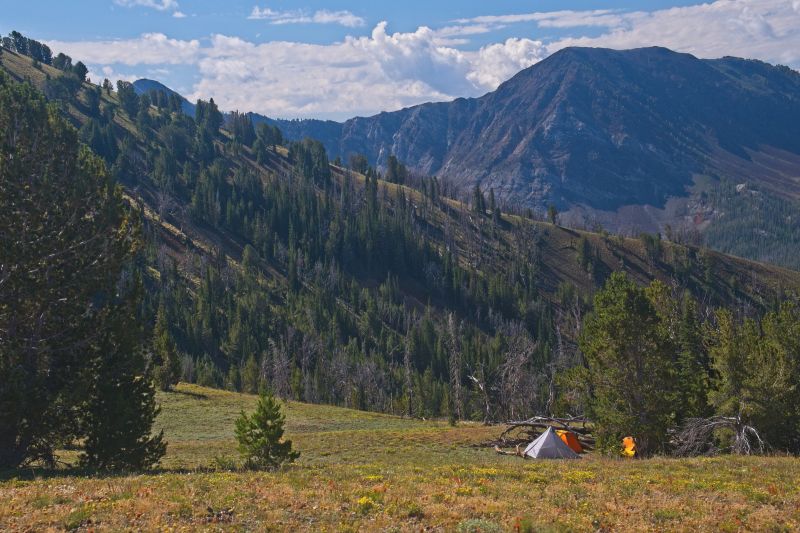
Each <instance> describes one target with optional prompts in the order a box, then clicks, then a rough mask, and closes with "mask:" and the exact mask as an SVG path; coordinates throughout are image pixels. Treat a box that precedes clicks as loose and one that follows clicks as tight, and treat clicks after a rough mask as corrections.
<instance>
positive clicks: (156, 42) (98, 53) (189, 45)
mask: <svg viewBox="0 0 800 533" xmlns="http://www.w3.org/2000/svg"><path fill="white" fill-rule="evenodd" d="M47 45H48V46H50V48H52V49H53V50H57V51H59V52H64V53H66V54H68V55H70V56H72V57H73V58H75V59H76V60H78V59H80V60H81V61H84V62H86V63H92V64H101V65H109V64H114V63H118V64H123V65H129V66H130V65H163V64H171V65H179V64H192V63H195V62H196V61H197V59H198V54H199V52H200V41H197V40H191V41H182V40H179V39H170V38H169V37H167V36H166V35H164V34H163V33H145V34H144V35H142V36H141V37H139V38H136V39H125V40H115V41H77V42H69V41H48V42H47Z"/></svg>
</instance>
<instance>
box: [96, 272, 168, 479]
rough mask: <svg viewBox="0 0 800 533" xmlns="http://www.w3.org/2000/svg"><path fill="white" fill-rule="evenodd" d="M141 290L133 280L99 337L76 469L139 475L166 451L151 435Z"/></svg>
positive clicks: (152, 415) (150, 390) (158, 438)
mask: <svg viewBox="0 0 800 533" xmlns="http://www.w3.org/2000/svg"><path fill="white" fill-rule="evenodd" d="M141 290H142V288H141V282H140V281H139V280H138V279H137V280H135V281H134V283H133V286H132V287H130V288H128V289H127V292H128V295H127V296H126V297H125V301H124V303H123V305H122V306H121V307H119V308H117V310H116V311H115V313H114V314H113V316H112V317H111V319H110V321H109V323H108V324H107V325H106V327H105V328H104V329H103V330H102V332H101V341H100V343H99V346H98V348H99V350H100V353H101V354H102V356H100V357H98V358H97V359H96V361H95V362H94V368H93V370H94V372H93V373H92V374H93V380H92V382H91V385H90V388H89V391H90V393H89V394H90V396H89V400H88V401H87V402H86V410H85V415H84V416H83V417H82V421H83V424H84V425H85V431H86V441H85V443H84V445H83V454H82V455H81V458H80V464H81V466H83V467H85V468H90V469H94V470H123V471H131V470H134V471H135V470H142V469H146V468H150V467H152V466H154V465H156V464H157V463H158V462H159V461H160V460H161V458H162V457H163V456H164V453H165V452H166V448H167V444H166V442H164V432H163V431H161V432H160V433H159V434H158V435H155V436H153V435H151V431H152V428H153V422H154V421H155V418H156V415H157V414H158V412H159V409H158V408H157V406H156V400H155V391H154V390H153V385H152V382H151V380H150V376H149V375H148V373H147V362H146V360H145V355H144V351H143V349H142V344H143V343H142V339H143V331H142V327H141V325H140V321H139V320H138V318H137V316H136V312H137V308H138V306H139V301H140V300H141Z"/></svg>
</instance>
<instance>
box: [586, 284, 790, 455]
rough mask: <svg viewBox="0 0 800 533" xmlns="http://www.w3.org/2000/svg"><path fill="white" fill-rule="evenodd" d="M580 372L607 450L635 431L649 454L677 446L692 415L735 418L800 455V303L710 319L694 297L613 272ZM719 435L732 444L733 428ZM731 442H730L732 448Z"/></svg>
mask: <svg viewBox="0 0 800 533" xmlns="http://www.w3.org/2000/svg"><path fill="white" fill-rule="evenodd" d="M580 347H581V351H582V353H583V355H584V357H585V365H584V366H582V367H578V368H576V369H575V370H574V371H573V377H574V378H575V379H576V382H577V383H579V384H580V386H581V387H582V388H583V391H584V395H585V402H586V404H585V405H586V409H587V413H588V414H589V416H590V417H591V418H592V419H593V420H594V421H595V422H596V423H597V427H598V436H599V441H600V442H599V443H600V446H601V447H605V448H607V449H614V448H616V447H618V446H619V442H620V441H621V439H622V437H624V436H626V435H635V436H636V440H637V448H638V449H639V451H640V453H643V454H645V455H649V454H653V453H663V452H667V451H669V446H670V436H669V435H670V432H672V431H674V430H676V429H678V428H680V426H681V425H682V424H683V423H684V422H686V421H687V420H689V419H697V418H706V417H710V416H714V415H717V416H724V417H733V418H736V419H739V420H741V423H743V424H747V425H749V426H751V427H754V428H756V429H757V431H759V432H760V434H761V437H762V438H763V439H764V441H765V442H766V443H767V444H768V445H769V446H770V447H771V448H772V449H773V450H776V451H784V452H787V451H788V452H790V453H794V454H797V453H800V439H798V435H800V308H798V307H797V305H796V304H794V303H790V302H785V303H783V304H780V305H779V306H778V307H777V308H776V309H775V310H773V311H770V312H768V313H766V314H765V315H764V316H763V317H761V318H760V319H756V318H736V317H735V316H734V314H733V313H732V312H731V311H730V310H727V309H720V310H718V311H716V313H714V314H712V315H711V316H708V317H706V318H703V317H702V316H701V315H700V314H699V312H698V305H697V303H696V302H695V301H694V299H693V298H692V297H691V296H690V295H689V294H688V293H684V294H682V295H680V294H674V293H673V292H672V291H671V290H670V289H669V288H668V287H667V286H666V285H664V284H663V283H661V282H657V281H656V282H653V283H652V284H651V285H650V286H649V287H646V288H643V287H640V286H639V285H637V284H636V283H634V282H633V281H631V280H630V279H629V278H628V277H627V276H625V275H624V274H620V273H615V274H613V275H612V276H611V278H610V279H609V281H608V283H607V284H606V285H605V287H604V288H603V290H602V291H600V292H598V294H597V295H596V296H595V302H594V310H593V312H592V314H591V315H590V316H589V317H588V319H587V321H586V327H585V328H584V330H583V332H582V336H581V342H580ZM714 437H715V438H716V439H717V440H719V441H720V442H721V443H722V444H723V445H722V446H721V447H730V440H731V438H732V435H730V434H725V433H722V434H716V435H714ZM724 441H728V444H727V445H725V444H724Z"/></svg>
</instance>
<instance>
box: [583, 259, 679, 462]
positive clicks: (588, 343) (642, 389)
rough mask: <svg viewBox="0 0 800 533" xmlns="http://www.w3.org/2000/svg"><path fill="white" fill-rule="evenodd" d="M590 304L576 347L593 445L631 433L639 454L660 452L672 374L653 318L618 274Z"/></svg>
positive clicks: (607, 444) (640, 292)
mask: <svg viewBox="0 0 800 533" xmlns="http://www.w3.org/2000/svg"><path fill="white" fill-rule="evenodd" d="M594 305H595V307H594V311H593V313H592V314H591V315H590V316H589V317H588V318H587V320H586V325H585V329H584V331H583V333H582V335H581V338H580V348H581V351H582V352H583V354H584V355H585V357H586V368H587V372H586V375H585V379H586V383H585V385H586V388H587V390H589V391H590V393H591V402H590V408H589V410H590V416H591V417H592V419H593V420H595V421H596V423H597V425H598V431H597V434H598V443H599V445H600V446H601V447H603V448H606V449H609V450H611V449H614V448H615V447H617V446H618V444H619V442H620V440H621V439H622V438H623V437H625V436H626V435H633V436H634V437H636V440H637V443H638V449H639V451H640V453H642V454H645V455H647V454H652V453H655V452H657V451H660V450H663V447H664V445H665V443H666V440H667V439H666V432H667V429H668V428H669V427H670V425H671V424H672V422H673V420H672V414H673V412H674V409H673V408H674V404H673V398H674V392H673V389H674V376H673V371H672V368H673V361H672V358H671V353H670V350H669V343H668V342H667V341H666V340H665V339H664V336H663V330H662V328H661V327H660V323H659V317H658V314H657V312H656V310H655V308H654V307H653V304H652V303H651V301H650V300H649V299H648V297H647V295H646V293H645V291H644V289H642V288H641V287H639V286H637V285H636V284H635V283H634V282H633V281H631V280H630V279H629V278H628V277H627V276H626V275H625V274H623V273H618V272H615V273H614V274H612V275H611V277H610V278H609V280H608V282H607V283H606V285H605V287H604V288H603V290H601V291H600V292H598V293H597V295H595V300H594Z"/></svg>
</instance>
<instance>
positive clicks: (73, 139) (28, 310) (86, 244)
mask: <svg viewBox="0 0 800 533" xmlns="http://www.w3.org/2000/svg"><path fill="white" fill-rule="evenodd" d="M0 198H2V199H3V205H4V208H3V209H0V227H2V228H3V231H2V232H0V243H2V245H1V246H0V265H9V266H10V268H9V269H8V270H6V269H5V267H4V268H3V273H2V276H3V279H2V281H3V282H2V283H0V331H3V332H5V334H4V335H0V467H16V466H19V465H20V464H24V463H29V462H31V461H35V460H43V461H46V462H52V459H53V452H54V450H55V449H57V448H58V447H61V446H63V445H65V444H69V443H72V442H75V441H80V440H81V439H83V440H84V441H85V443H86V444H85V446H86V453H87V457H88V459H87V461H86V463H87V465H91V466H99V465H101V464H102V465H113V464H121V463H125V462H127V464H128V465H136V464H138V465H142V466H144V465H145V463H147V461H146V460H142V461H140V460H139V459H137V458H133V459H131V458H130V457H128V456H129V454H134V452H133V450H136V449H140V448H141V447H142V446H144V447H145V448H148V449H152V451H153V453H152V454H149V453H148V454H144V455H148V456H149V457H154V456H156V455H158V451H159V450H158V449H157V448H158V446H155V444H154V445H153V446H150V441H148V439H149V437H150V429H151V422H152V419H153V417H154V416H155V405H154V403H153V402H152V401H150V400H149V398H152V396H150V395H151V394H152V388H151V385H150V382H149V380H147V376H146V372H145V371H146V365H145V361H144V358H143V355H142V352H141V338H140V337H139V336H138V331H139V327H140V326H139V319H138V318H137V316H136V314H135V313H133V312H132V311H131V308H134V309H135V308H136V307H137V305H138V300H136V298H137V297H138V296H137V295H138V294H139V293H138V292H137V291H135V290H133V291H131V292H130V293H129V295H128V296H127V297H122V296H120V294H122V293H121V291H120V280H121V278H122V275H123V273H124V271H125V269H126V265H127V264H129V263H130V260H131V259H132V257H133V254H134V253H135V251H136V249H137V247H138V245H139V241H140V237H139V235H140V229H139V224H138V222H137V220H138V219H137V217H136V214H135V213H133V212H131V210H130V209H128V207H127V205H126V203H125V201H124V200H123V198H122V191H121V189H120V188H119V187H117V186H115V185H114V184H113V183H112V182H111V180H110V179H109V177H108V174H107V172H106V170H105V165H104V164H103V162H102V160H100V159H98V158H97V157H95V156H93V155H92V154H91V153H90V152H89V150H88V149H87V148H85V147H81V145H80V143H79V141H78V134H77V132H76V131H75V130H74V128H72V127H71V126H69V125H68V124H67V123H66V122H65V121H64V120H63V119H61V118H60V117H59V116H58V115H57V113H56V111H55V110H54V109H53V108H49V107H48V106H47V105H46V104H45V102H44V98H43V97H42V96H41V95H40V94H38V93H36V92H35V91H34V90H33V89H32V88H31V87H30V86H29V85H27V84H17V83H14V82H11V81H10V80H9V78H8V77H7V76H6V75H4V74H2V73H0ZM128 419H130V420H131V422H130V423H129V424H128V427H126V428H124V429H121V430H120V431H112V432H111V433H109V435H108V439H111V440H103V439H105V437H104V436H103V433H105V429H103V428H104V427H110V426H109V425H108V424H106V422H107V421H111V422H116V423H119V424H123V423H126V420H128ZM76 421H79V423H76ZM101 442H108V443H110V444H109V445H110V446H112V447H113V448H114V449H113V450H110V451H109V454H112V455H115V457H117V458H118V459H119V460H117V459H114V460H110V461H106V460H97V461H96V460H94V459H93V458H94V457H101V456H104V457H106V456H108V454H106V452H105V451H106V450H108V447H106V446H105V444H98V443H101ZM137 453H138V452H137ZM124 457H127V458H124ZM141 457H142V455H141V454H140V458H141Z"/></svg>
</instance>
